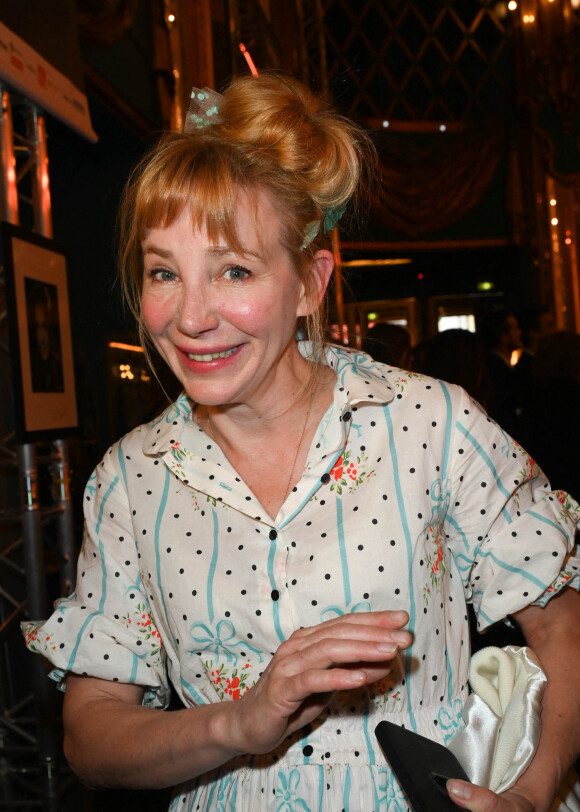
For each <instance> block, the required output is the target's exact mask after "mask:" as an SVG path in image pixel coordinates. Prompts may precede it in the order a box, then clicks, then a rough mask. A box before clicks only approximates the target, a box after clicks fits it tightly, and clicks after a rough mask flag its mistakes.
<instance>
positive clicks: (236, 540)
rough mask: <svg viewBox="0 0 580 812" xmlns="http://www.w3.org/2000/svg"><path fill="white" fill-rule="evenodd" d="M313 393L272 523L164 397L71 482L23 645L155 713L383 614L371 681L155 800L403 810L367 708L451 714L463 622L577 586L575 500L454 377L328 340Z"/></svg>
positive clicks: (417, 721)
mask: <svg viewBox="0 0 580 812" xmlns="http://www.w3.org/2000/svg"><path fill="white" fill-rule="evenodd" d="M326 355H327V363H328V364H329V365H331V366H332V368H333V369H334V371H335V373H336V384H335V391H334V401H333V403H332V405H331V406H330V407H329V409H328V411H327V413H326V414H325V415H324V417H323V418H322V420H321V423H320V425H319V427H318V430H317V433H316V435H315V437H314V439H313V441H312V445H311V447H310V449H309V453H308V459H307V463H306V466H305V470H304V472H303V476H302V478H301V480H300V482H299V483H298V485H297V486H296V488H294V490H293V491H292V492H291V493H290V495H289V497H288V498H287V500H286V502H285V503H284V505H283V506H282V507H281V508H280V511H279V513H278V515H277V516H276V519H275V521H272V520H271V519H270V518H269V517H268V516H267V514H266V513H265V511H264V509H263V508H262V506H261V505H260V504H259V502H258V501H257V500H256V498H255V497H254V495H253V493H252V492H251V491H250V490H249V489H248V487H247V486H246V484H245V483H244V482H243V481H242V480H241V479H240V477H239V476H238V474H237V473H236V471H235V470H234V469H233V468H232V467H231V465H230V464H229V462H228V461H227V459H226V458H225V457H224V455H223V454H222V452H221V450H220V449H219V448H218V447H217V446H216V445H215V443H214V442H213V441H212V440H211V439H210V438H209V437H208V436H207V435H206V434H205V433H204V432H203V431H202V430H201V428H200V427H199V426H198V425H197V424H196V423H195V422H194V421H193V420H192V419H191V404H190V403H189V402H188V400H187V399H186V398H185V397H181V398H180V399H178V400H177V401H176V402H175V403H174V404H173V406H171V407H170V408H169V409H168V410H167V411H166V412H165V413H164V414H163V415H162V416H161V417H160V418H159V419H157V420H156V421H154V422H153V423H151V424H149V425H147V426H144V427H141V428H139V429H136V430H135V431H133V432H131V433H130V434H129V435H127V436H126V437H125V438H123V439H122V440H121V441H120V442H118V443H117V444H115V445H114V446H113V447H112V448H111V449H110V450H109V451H108V453H107V454H106V456H105V458H104V459H103V461H102V462H101V464H100V465H99V466H98V467H97V469H96V471H95V472H94V474H93V476H92V477H91V479H90V481H89V483H88V485H87V489H86V493H85V515H86V535H85V540H84V545H83V550H82V553H81V557H80V560H79V568H78V582H77V589H76V593H75V595H73V596H72V597H71V598H69V599H66V600H63V601H61V602H59V603H58V604H57V606H56V609H55V612H54V614H53V615H52V617H51V618H50V619H49V620H48V621H46V622H45V623H44V624H28V626H27V627H26V629H25V633H26V638H27V644H28V647H29V648H30V649H32V650H33V651H38V652H40V653H41V654H43V655H44V656H46V657H48V658H49V660H50V661H51V662H52V663H53V665H54V668H55V671H54V672H53V676H54V677H55V678H56V679H60V678H62V677H63V675H64V674H66V672H67V671H74V672H75V673H79V674H90V675H92V676H95V677H100V678H103V679H108V680H119V681H122V682H133V683H136V684H138V685H141V686H144V687H145V688H146V696H145V703H146V704H148V705H151V706H157V707H165V706H166V705H167V703H168V699H169V683H171V684H172V685H173V687H174V689H175V691H176V692H177V693H178V694H179V696H180V698H181V700H182V701H183V703H184V704H185V705H187V706H195V705H202V704H206V703H209V702H220V701H228V702H229V701H236V700H238V699H240V697H242V696H243V695H244V693H245V692H246V691H249V690H251V688H252V685H254V684H255V682H256V681H257V680H258V679H259V678H260V675H261V674H262V672H263V671H264V669H265V668H266V666H267V664H268V662H269V661H270V660H271V658H272V656H273V653H274V652H275V651H276V649H277V647H278V646H279V645H280V643H281V642H282V641H284V640H285V639H286V638H287V637H288V636H289V635H290V634H291V633H292V632H293V631H294V630H295V629H297V628H298V627H300V626H311V625H314V624H318V623H321V622H322V621H325V620H327V619H329V618H334V617H338V616H341V615H344V614H346V613H350V612H366V611H376V610H381V609H393V610H394V609H404V610H405V611H407V612H408V613H409V616H410V623H409V629H410V631H412V633H413V644H412V646H411V648H410V649H408V650H407V651H406V652H404V653H402V654H400V655H399V656H398V658H397V660H396V661H395V667H394V669H393V672H392V673H391V674H390V675H389V677H388V678H385V679H384V680H381V681H380V682H377V683H375V684H374V685H372V686H370V687H368V688H365V689H364V690H357V691H352V692H345V693H343V694H338V695H336V696H335V697H334V698H333V700H332V701H331V704H330V705H329V707H328V709H327V710H326V711H325V712H324V713H323V714H322V715H321V716H320V717H319V718H318V719H316V720H315V721H314V722H313V723H312V724H311V725H308V726H307V727H306V728H304V729H302V730H301V731H299V732H298V733H296V734H295V735H293V736H291V737H290V738H289V739H288V740H287V741H285V742H284V743H283V745H281V746H280V747H279V748H278V749H277V750H276V751H275V752H272V753H269V754H268V755H263V756H244V757H239V758H237V759H235V760H234V761H233V762H230V763H228V765H227V766H224V767H223V768H222V769H220V770H216V771H215V772H213V773H211V774H207V775H204V776H202V777H200V778H198V779H196V780H193V781H191V782H190V783H189V784H187V785H185V786H181V787H178V788H176V790H175V797H174V800H173V802H172V805H171V809H172V810H184V811H185V810H188V812H189V811H190V810H191V811H193V810H222V809H228V810H236V812H237V811H240V810H252V812H260V810H263V811H264V812H265V810H273V809H276V810H279V811H280V812H290V810H295V809H300V810H327V811H328V812H336V810H341V809H344V810H350V812H372V810H375V812H378V810H407V809H408V808H409V807H408V804H407V801H406V799H405V797H404V795H403V793H402V791H401V789H400V787H399V785H398V784H397V782H396V780H395V778H394V776H393V774H392V773H391V771H390V769H389V766H388V764H387V762H386V761H385V759H384V757H383V755H382V753H381V751H380V749H379V747H378V745H377V742H376V739H375V736H374V729H375V727H376V725H377V723H378V722H379V721H380V720H382V719H390V720H392V721H394V722H396V723H397V724H401V725H405V726H406V727H408V728H410V729H412V730H416V731H418V732H419V733H421V734H423V735H425V736H428V737H430V738H433V739H436V740H437V741H440V742H442V743H446V742H448V741H449V740H450V738H451V737H452V736H453V734H454V733H455V732H456V730H457V729H458V728H459V727H460V726H461V725H462V721H461V711H462V708H463V702H464V699H465V697H466V693H467V686H466V683H467V672H468V664H469V637H468V635H469V632H468V621H467V612H466V601H469V602H472V603H473V606H474V609H475V612H476V615H477V619H478V627H479V629H480V630H483V629H485V628H487V627H488V626H489V625H490V624H493V623H495V622H497V621H500V620H503V619H505V618H506V616H507V615H509V614H511V613H513V612H516V611H517V610H518V609H521V608H523V607H525V606H527V605H528V604H531V603H539V604H543V603H545V602H546V601H547V600H548V599H549V598H550V597H551V596H552V595H554V594H556V593H557V592H558V591H559V590H560V589H561V588H563V587H564V586H567V585H573V586H574V587H576V588H578V560H577V559H576V558H575V557H574V555H573V549H574V547H573V536H574V528H575V526H576V524H577V522H578V519H579V516H580V507H579V506H578V504H577V503H576V502H575V501H574V500H573V499H572V498H571V497H570V496H568V495H567V494H565V493H563V492H561V491H554V490H552V489H551V487H550V485H549V483H548V482H547V480H546V478H545V477H544V475H543V473H542V472H541V470H540V469H539V468H538V466H537V465H536V464H535V463H534V461H533V460H532V459H531V458H530V457H529V456H528V455H527V454H526V453H525V452H524V451H523V449H522V448H521V447H520V446H518V444H517V443H515V442H514V440H512V439H511V438H510V437H508V436H507V435H506V434H505V433H504V432H503V431H502V430H501V428H499V427H498V426H497V425H496V424H495V423H493V422H492V421H490V420H489V419H488V418H487V416H486V415H485V414H484V413H483V412H482V410H481V408H480V407H479V406H478V405H477V404H476V403H474V402H473V401H472V400H470V399H469V397H468V396H467V395H466V394H465V393H464V392H463V391H462V390H461V389H458V388H457V387H453V386H450V385H448V384H445V383H443V382H441V381H436V380H432V379H429V378H426V377H423V376H419V375H416V374H413V373H409V372H404V371H402V370H398V369H394V368H392V367H388V366H384V365H381V364H377V363H375V362H374V361H372V359H371V358H369V357H368V356H366V355H364V354H362V353H357V352H353V351H350V350H345V349H342V348H337V347H330V348H328V349H327V351H326Z"/></svg>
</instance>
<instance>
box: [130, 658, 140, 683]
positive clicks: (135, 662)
mask: <svg viewBox="0 0 580 812" xmlns="http://www.w3.org/2000/svg"><path fill="white" fill-rule="evenodd" d="M131 653H132V655H133V667H132V668H131V674H130V676H129V682H130V683H133V682H135V680H136V679H137V669H138V668H139V657H137V655H136V654H135V652H134V651H132V652H131Z"/></svg>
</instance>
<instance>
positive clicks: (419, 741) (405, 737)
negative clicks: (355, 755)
mask: <svg viewBox="0 0 580 812" xmlns="http://www.w3.org/2000/svg"><path fill="white" fill-rule="evenodd" d="M375 734H376V736H377V739H378V740H379V744H380V746H381V749H382V751H383V753H384V754H385V756H386V758H387V760H388V761H389V763H390V765H391V767H392V769H393V772H394V773H395V775H396V776H397V780H398V781H399V784H400V785H401V787H402V788H403V790H404V792H405V795H406V796H407V798H408V799H409V802H410V804H411V806H412V807H413V810H414V812H452V810H458V809H460V807H458V806H457V804H454V803H453V801H452V800H451V798H450V797H449V795H448V794H447V789H446V788H445V784H446V782H447V779H448V778H461V779H462V780H463V781H469V778H468V777H467V775H466V774H465V771H464V769H463V767H462V766H461V764H460V763H459V762H458V761H457V759H456V758H455V756H454V755H453V753H452V752H451V751H450V750H448V749H447V748H446V747H444V746H443V745H442V744H439V743H438V742H434V741H431V739H427V738H426V737H425V736H420V735H419V734H418V733H413V731H411V730H407V729H406V728H404V727H400V726H399V725H395V724H393V723H392V722H379V724H378V725H377V727H376V728H375Z"/></svg>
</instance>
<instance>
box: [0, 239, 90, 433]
mask: <svg viewBox="0 0 580 812" xmlns="http://www.w3.org/2000/svg"><path fill="white" fill-rule="evenodd" d="M0 248H1V251H2V263H3V267H4V277H5V280H6V309H7V315H8V326H9V331H10V357H11V362H12V363H11V366H12V381H13V391H14V409H15V429H16V439H17V441H18V442H20V443H27V442H34V441H35V440H43V439H51V438H55V437H62V436H64V435H65V434H68V433H70V432H71V431H72V430H74V429H75V428H76V427H77V426H78V414H77V402H76V391H75V378H74V360H73V350H72V338H71V328H70V313H69V299H68V283H67V262H66V254H65V251H64V249H63V248H61V247H59V246H58V245H56V244H55V243H54V242H53V241H52V240H49V239H46V238H45V237H41V236H39V235H37V234H32V233H31V232H29V231H26V230H25V229H22V228H20V227H18V226H13V225H11V224H10V223H1V224H0Z"/></svg>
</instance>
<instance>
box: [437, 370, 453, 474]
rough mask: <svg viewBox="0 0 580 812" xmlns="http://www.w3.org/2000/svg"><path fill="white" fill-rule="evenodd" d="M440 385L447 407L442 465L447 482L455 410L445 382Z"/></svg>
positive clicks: (442, 472) (442, 471)
mask: <svg viewBox="0 0 580 812" xmlns="http://www.w3.org/2000/svg"><path fill="white" fill-rule="evenodd" d="M439 385H440V386H441V389H442V390H443V395H444V397H445V404H446V405H447V418H446V420H445V445H444V448H443V462H442V465H441V478H442V479H443V480H445V479H447V463H448V462H449V449H450V448H451V426H452V420H453V408H452V406H451V398H450V396H449V390H448V389H447V387H446V386H445V384H444V383H443V381H439Z"/></svg>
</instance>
